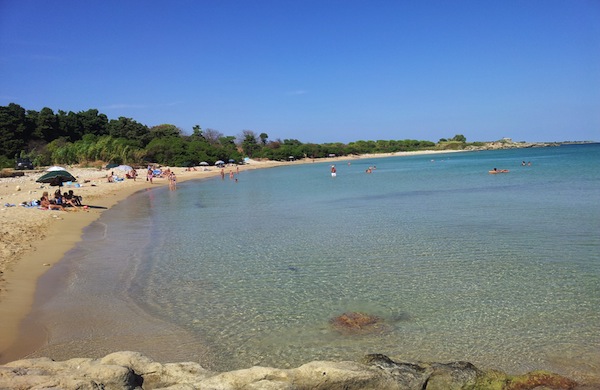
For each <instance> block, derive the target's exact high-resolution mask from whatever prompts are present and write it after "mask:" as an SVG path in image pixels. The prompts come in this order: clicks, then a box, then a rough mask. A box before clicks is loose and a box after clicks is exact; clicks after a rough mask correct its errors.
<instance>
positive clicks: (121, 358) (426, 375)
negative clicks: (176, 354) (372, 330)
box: [0, 351, 591, 390]
mask: <svg viewBox="0 0 600 390" xmlns="http://www.w3.org/2000/svg"><path fill="white" fill-rule="evenodd" d="M46 388H53V389H80V390H88V389H89V390H97V389H106V390H109V389H110V390H134V389H135V390H137V389H203V390H204V389H210V390H238V389H239V390H242V389H243V390H253V389H257V390H258V389H263V390H294V389H317V390H319V389H320V390H329V389H332V390H337V389H340V390H341V389H345V390H359V389H360V390H364V389H367V390H368V389H373V390H375V389H377V390H388V389H389V390H412V389H415V390H417V389H418V390H441V389H444V390H453V389H457V390H458V389H469V390H477V389H497V390H503V389H506V390H528V389H555V390H575V389H591V387H578V384H577V383H576V382H574V381H572V380H570V379H568V378H565V377H562V376H560V375H557V374H553V373H548V372H542V371H536V372H532V373H529V374H525V375H519V376H510V375H507V374H504V373H501V372H499V371H488V372H485V371H481V370H479V369H478V368H476V367H475V366H473V365H472V364H471V363H468V362H454V363H421V362H418V363H404V362H396V361H394V360H392V359H390V358H389V357H387V356H385V355H379V354H374V355H367V356H366V357H365V358H364V359H362V361H361V362H351V361H344V362H330V361H314V362H310V363H307V364H304V365H302V366H300V367H297V368H292V369H279V368H270V367H251V368H248V369H243V370H236V371H230V372H223V373H215V372H211V371H208V370H206V369H204V368H203V367H202V366H201V365H199V364H198V363H193V362H186V363H167V364H162V363H158V362H155V361H153V360H152V359H149V358H148V357H146V356H144V355H142V354H140V353H137V352H128V351H125V352H116V353H112V354H110V355H107V356H105V357H104V358H101V359H70V360H66V361H63V362H57V361H54V360H51V359H48V358H38V359H24V360H18V361H15V362H11V363H8V364H6V365H4V366H0V389H21V390H27V389H46Z"/></svg>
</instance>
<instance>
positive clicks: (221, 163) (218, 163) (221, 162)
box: [215, 160, 225, 165]
mask: <svg viewBox="0 0 600 390" xmlns="http://www.w3.org/2000/svg"><path fill="white" fill-rule="evenodd" d="M223 164H225V161H223V160H219V161H217V162H215V165H223Z"/></svg>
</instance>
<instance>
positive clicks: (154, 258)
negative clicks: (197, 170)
mask: <svg viewBox="0 0 600 390" xmlns="http://www.w3.org/2000/svg"><path fill="white" fill-rule="evenodd" d="M523 160H525V161H531V163H532V165H531V166H521V161H523ZM348 161H349V162H350V164H348ZM598 162H600V144H594V145H569V146H561V147H551V148H534V149H513V150H500V151H485V152H466V153H450V154H444V155H421V156H408V157H388V158H380V159H370V160H347V161H344V162H340V163H337V164H336V166H337V172H338V174H337V177H336V178H332V177H330V175H329V164H326V163H313V164H304V165H297V166H289V167H281V168H273V169H263V170H255V171H245V172H242V173H240V174H239V175H237V178H238V182H235V181H233V180H230V179H229V178H228V177H226V178H225V180H221V178H220V177H219V178H215V179H209V180H204V181H194V182H185V183H180V184H179V186H178V189H177V190H176V191H169V190H168V189H167V188H156V189H154V190H150V191H144V192H140V193H138V194H136V195H134V196H132V197H131V198H129V199H127V200H126V201H124V202H122V203H120V204H119V205H117V206H116V207H114V208H113V209H111V210H109V211H107V212H106V213H104V215H103V216H102V218H101V220H100V221H99V222H97V223H95V224H94V225H92V226H90V227H89V228H88V230H87V231H86V234H85V237H84V241H83V242H82V243H81V244H79V245H78V247H77V248H75V249H74V250H73V251H71V252H70V253H69V254H68V255H67V256H66V258H65V259H64V260H63V262H62V263H61V264H60V265H59V267H55V268H56V271H55V272H54V276H53V272H49V273H48V276H45V277H46V278H53V277H54V278H56V274H57V273H58V272H59V271H60V272H61V273H62V274H63V275H64V274H66V275H68V277H67V278H65V279H63V280H62V282H61V284H60V285H59V286H60V288H59V289H53V290H52V292H51V294H50V293H49V292H48V291H45V292H44V294H43V295H45V296H49V298H45V299H41V298H40V300H39V304H38V307H37V309H36V311H35V313H37V314H36V316H37V317H36V318H37V320H38V321H41V322H42V323H44V324H45V325H46V327H47V328H48V332H49V337H50V342H49V345H48V346H47V347H45V348H44V350H43V352H45V353H42V354H45V355H48V354H51V353H52V351H63V350H66V349H70V353H73V351H76V352H77V353H78V354H79V355H82V354H83V355H85V354H86V353H89V354H94V353H98V352H99V351H100V350H101V348H99V345H103V344H106V343H109V342H110V340H113V341H114V340H119V345H118V346H119V347H122V348H120V349H133V350H141V352H144V350H143V349H145V348H147V349H148V350H149V351H151V352H149V353H150V354H151V355H152V356H154V357H156V358H158V359H161V358H166V359H169V358H173V359H175V358H176V359H178V360H192V361H200V363H203V364H206V365H207V366H210V367H212V368H215V369H219V370H231V369H236V368H245V367H249V366H252V365H268V366H277V367H289V366H297V365H300V364H302V363H304V362H307V361H310V360H318V359H323V360H343V359H358V358H360V357H361V356H363V355H365V354H367V353H383V354H387V355H389V356H392V357H395V358H397V359H401V360H433V361H451V360H467V361H470V362H473V363H474V364H476V365H478V366H481V367H492V368H499V369H503V370H506V371H509V372H524V371H528V370H532V369H549V370H552V371H557V372H560V373H563V374H567V375H571V376H575V377H586V376H588V375H593V374H594V373H597V372H600V325H598V324H600V170H599V169H598V167H599V166H600V165H599V164H598ZM368 166H376V169H375V170H374V171H373V173H371V174H367V173H365V170H366V169H367V167H368ZM493 167H497V168H499V169H509V170H510V172H509V173H506V174H496V175H491V174H488V170H489V169H491V168H493ZM42 284H44V281H43V280H42ZM46 284H47V285H48V284H50V283H49V282H46ZM348 311H361V312H367V313H371V314H374V315H377V316H380V317H382V318H383V319H384V320H385V322H386V324H387V327H386V329H385V331H383V332H381V333H377V334H372V335H358V336H356V335H355V336H348V335H342V334H339V333H337V332H336V331H335V330H333V329H332V328H331V326H330V324H329V320H330V319H331V318H332V317H334V316H336V315H340V314H342V313H344V312H348ZM73 318H76V319H77V320H76V321H73ZM170 335H171V336H172V335H176V336H173V337H170ZM75 346H76V347H75ZM174 350H177V352H175V351H174ZM56 353H58V352H56Z"/></svg>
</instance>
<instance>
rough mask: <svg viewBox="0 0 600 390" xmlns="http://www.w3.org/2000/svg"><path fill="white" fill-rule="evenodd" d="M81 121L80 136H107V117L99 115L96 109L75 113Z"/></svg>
mask: <svg viewBox="0 0 600 390" xmlns="http://www.w3.org/2000/svg"><path fill="white" fill-rule="evenodd" d="M77 115H78V116H79V120H80V121H81V126H82V134H94V135H107V134H108V117H107V116H106V115H104V114H100V113H99V112H98V110H96V109H90V110H87V111H80V112H78V113H77Z"/></svg>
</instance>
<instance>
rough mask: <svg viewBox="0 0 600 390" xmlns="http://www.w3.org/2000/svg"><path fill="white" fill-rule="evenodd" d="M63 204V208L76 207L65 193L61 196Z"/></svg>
mask: <svg viewBox="0 0 600 390" xmlns="http://www.w3.org/2000/svg"><path fill="white" fill-rule="evenodd" d="M63 204H64V205H65V206H71V207H77V204H75V202H74V201H73V198H71V197H70V196H69V194H68V193H67V192H65V193H64V194H63Z"/></svg>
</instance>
